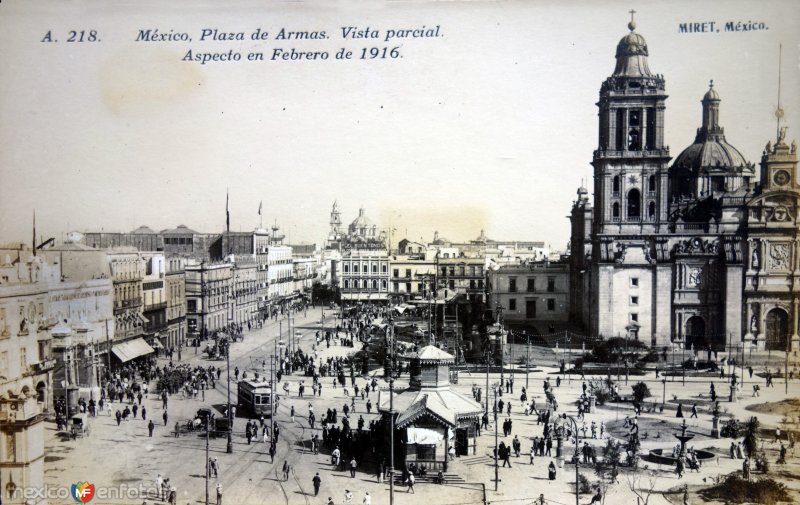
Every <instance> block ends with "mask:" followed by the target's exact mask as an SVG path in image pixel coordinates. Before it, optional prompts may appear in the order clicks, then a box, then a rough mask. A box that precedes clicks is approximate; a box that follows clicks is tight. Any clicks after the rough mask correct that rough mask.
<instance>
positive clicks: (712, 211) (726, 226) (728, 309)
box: [570, 22, 755, 350]
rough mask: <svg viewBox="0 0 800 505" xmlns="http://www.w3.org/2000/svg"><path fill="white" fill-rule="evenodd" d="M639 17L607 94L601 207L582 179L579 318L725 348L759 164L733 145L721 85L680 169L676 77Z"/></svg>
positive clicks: (734, 326) (732, 333)
mask: <svg viewBox="0 0 800 505" xmlns="http://www.w3.org/2000/svg"><path fill="white" fill-rule="evenodd" d="M628 26H629V29H630V33H629V34H627V35H626V36H624V37H623V38H622V39H621V40H620V42H619V44H618V45H617V51H616V66H615V68H614V72H613V74H612V75H611V76H610V77H609V78H608V79H606V81H605V82H604V83H603V84H602V86H601V88H600V100H599V101H598V103H597V105H598V107H599V109H600V110H599V135H598V149H597V150H596V151H595V152H594V160H593V162H592V165H593V166H594V205H593V206H591V207H590V206H589V203H588V197H587V196H586V191H585V190H583V188H581V190H579V198H578V200H577V201H576V202H575V204H574V206H573V208H572V214H571V222H572V240H571V254H572V261H571V266H572V268H571V276H572V277H571V281H570V284H571V286H573V287H574V288H580V289H581V295H582V300H581V301H580V305H579V306H576V307H575V309H574V310H573V315H574V316H580V317H581V319H582V321H581V322H582V323H583V324H584V326H585V327H586V328H587V330H588V331H589V333H590V334H592V335H600V336H605V337H610V336H617V335H627V336H630V337H632V338H640V337H641V338H643V339H645V340H646V341H648V343H651V344H652V345H664V344H668V343H670V342H676V343H680V344H681V345H683V346H685V347H686V348H687V349H689V348H693V349H706V350H711V349H720V350H721V349H723V348H724V347H725V345H726V343H727V341H728V340H729V339H730V338H739V339H741V337H742V336H743V332H742V330H743V320H744V317H743V315H742V286H743V282H744V264H743V260H744V251H745V249H746V248H745V243H746V240H745V229H744V228H745V227H744V222H745V218H746V212H747V211H746V208H745V205H744V202H745V200H746V198H747V196H748V194H749V192H750V191H751V190H752V186H751V182H752V181H753V180H754V179H755V170H754V166H753V165H752V164H750V163H748V162H747V161H746V160H745V158H744V157H743V156H742V154H741V153H740V152H739V151H738V150H737V149H736V148H734V147H733V146H732V145H730V144H729V143H728V142H727V140H726V138H725V135H724V130H723V128H722V127H721V126H720V123H719V118H720V98H719V95H718V93H717V90H716V89H715V88H714V86H713V84H712V85H711V86H710V88H709V90H708V91H707V92H706V94H705V96H704V97H703V99H702V122H701V127H700V128H698V130H697V135H696V138H695V141H694V143H693V144H692V145H691V146H689V147H688V148H686V149H685V150H684V151H683V152H682V153H681V154H680V155H679V156H678V157H677V158H676V159H675V161H674V162H673V163H672V165H671V166H670V164H669V162H670V155H669V149H668V148H667V146H666V144H665V142H664V120H665V108H666V106H665V101H666V98H667V95H666V92H665V80H664V78H663V76H661V75H659V74H655V73H653V72H651V70H650V68H649V64H648V56H649V49H648V46H647V43H646V42H645V40H644V38H643V37H642V36H641V35H640V34H638V33H636V32H635V27H636V25H635V23H634V22H631V23H630V24H629V25H628ZM590 230H591V231H590Z"/></svg>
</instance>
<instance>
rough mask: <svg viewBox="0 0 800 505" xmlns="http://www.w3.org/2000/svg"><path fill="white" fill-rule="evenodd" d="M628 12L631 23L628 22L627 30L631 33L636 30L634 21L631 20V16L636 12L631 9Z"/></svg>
mask: <svg viewBox="0 0 800 505" xmlns="http://www.w3.org/2000/svg"><path fill="white" fill-rule="evenodd" d="M628 12H630V13H631V21H630V23H628V29H629V30H630V31H633V30H635V29H636V21H634V20H633V15H634V14H636V11H635V10H633V9H631V10H629V11H628Z"/></svg>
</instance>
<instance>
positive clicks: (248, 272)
mask: <svg viewBox="0 0 800 505" xmlns="http://www.w3.org/2000/svg"><path fill="white" fill-rule="evenodd" d="M229 261H230V262H231V263H232V265H233V270H232V274H233V279H232V284H233V292H232V295H231V296H232V299H231V312H232V314H233V317H232V319H231V321H232V322H234V323H236V324H238V325H241V326H242V327H243V328H247V326H248V324H252V323H253V321H255V320H256V319H257V318H258V267H257V264H256V262H255V258H254V257H253V256H252V255H243V256H236V255H231V256H230V257H229Z"/></svg>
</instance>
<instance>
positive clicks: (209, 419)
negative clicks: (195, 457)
mask: <svg viewBox="0 0 800 505" xmlns="http://www.w3.org/2000/svg"><path fill="white" fill-rule="evenodd" d="M210 424H211V416H210V415H209V416H208V417H206V505H208V473H209V470H211V468H209V466H210V464H211V461H210V460H209V457H208V428H209V425H210ZM159 492H161V490H159Z"/></svg>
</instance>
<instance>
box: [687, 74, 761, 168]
mask: <svg viewBox="0 0 800 505" xmlns="http://www.w3.org/2000/svg"><path fill="white" fill-rule="evenodd" d="M701 103H702V104H703V126H702V127H700V128H698V129H697V136H696V137H695V139H694V143H693V144H692V145H690V146H689V147H687V148H686V149H684V150H683V152H682V153H680V154H679V155H678V157H677V158H675V162H674V163H673V164H672V167H673V169H675V170H677V171H681V172H683V173H685V172H687V171H688V172H690V173H692V174H694V175H696V174H698V173H699V172H700V171H701V170H703V169H713V170H715V171H719V170H721V169H722V170H730V169H739V170H741V169H743V168H746V167H748V166H749V164H748V163H747V161H746V160H745V159H744V156H742V153H740V152H739V150H738V149H736V148H735V147H733V146H732V145H731V144H729V143H728V141H727V140H725V132H724V129H723V128H722V127H721V126H719V103H720V99H719V94H718V93H717V91H716V90H715V89H714V81H711V83H710V84H709V87H708V91H707V92H706V94H705V95H703V100H702V102H701Z"/></svg>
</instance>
